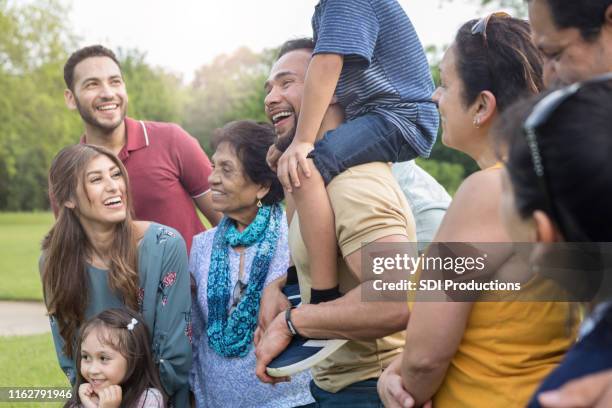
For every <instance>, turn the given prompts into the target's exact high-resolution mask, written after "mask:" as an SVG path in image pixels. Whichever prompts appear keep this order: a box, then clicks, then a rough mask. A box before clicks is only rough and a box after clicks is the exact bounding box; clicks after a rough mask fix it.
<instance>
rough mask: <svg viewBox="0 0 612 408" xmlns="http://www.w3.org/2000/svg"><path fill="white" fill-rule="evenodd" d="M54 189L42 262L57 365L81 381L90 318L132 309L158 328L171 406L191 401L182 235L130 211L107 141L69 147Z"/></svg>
mask: <svg viewBox="0 0 612 408" xmlns="http://www.w3.org/2000/svg"><path fill="white" fill-rule="evenodd" d="M49 189H50V193H51V195H52V196H53V197H54V198H55V200H56V201H57V203H59V205H60V210H59V214H58V217H57V220H56V222H55V224H54V225H53V228H51V231H49V234H48V235H47V236H46V237H45V239H44V241H43V256H42V257H41V263H40V266H41V276H42V281H43V291H44V295H45V301H46V304H47V309H48V311H49V316H50V321H51V331H52V334H53V340H54V343H55V349H56V352H57V356H58V360H59V364H60V367H61V368H62V370H63V371H64V372H65V373H66V375H67V376H68V378H69V380H70V382H71V383H72V384H74V382H75V374H76V371H75V367H76V365H75V357H77V356H75V350H76V344H75V341H76V338H77V337H78V332H79V328H80V326H81V324H82V323H83V322H84V321H85V320H87V319H88V318H90V317H92V316H94V315H96V314H98V313H100V312H101V311H103V310H106V309H110V308H128V309H131V310H135V311H138V312H140V313H141V314H142V315H143V317H144V320H145V323H146V325H147V326H148V327H149V328H151V330H152V333H151V337H152V344H151V350H152V353H153V359H154V361H155V363H156V364H157V367H158V369H159V373H160V377H161V382H162V385H163V387H164V390H165V392H166V393H167V395H168V396H169V397H170V401H171V404H172V405H174V406H177V407H187V406H189V398H188V395H189V386H188V373H189V369H190V367H191V343H190V339H191V310H190V309H191V304H190V299H191V298H190V291H189V274H188V270H187V253H186V248H185V242H184V241H183V239H182V238H181V236H180V234H179V233H178V232H176V231H175V230H173V229H172V228H170V227H166V226H164V225H160V224H156V223H151V222H146V221H134V220H133V219H132V209H131V200H130V189H129V182H128V178H127V173H126V170H125V167H124V166H123V164H122V163H121V161H120V160H119V159H117V157H116V156H115V155H113V154H112V153H111V152H110V151H108V150H106V149H104V148H101V147H97V146H91V145H75V146H70V147H68V148H65V149H64V150H62V151H61V152H60V153H59V154H58V155H57V156H56V157H55V159H54V161H53V163H52V165H51V170H50V174H49Z"/></svg>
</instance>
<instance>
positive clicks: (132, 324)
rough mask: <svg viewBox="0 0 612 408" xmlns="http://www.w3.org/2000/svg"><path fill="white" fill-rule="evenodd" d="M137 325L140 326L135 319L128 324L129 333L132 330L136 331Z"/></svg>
mask: <svg viewBox="0 0 612 408" xmlns="http://www.w3.org/2000/svg"><path fill="white" fill-rule="evenodd" d="M137 324H138V320H136V319H134V318H133V317H132V321H131V322H129V323H128V325H127V329H128V330H129V331H132V330H134V326H136V325H137Z"/></svg>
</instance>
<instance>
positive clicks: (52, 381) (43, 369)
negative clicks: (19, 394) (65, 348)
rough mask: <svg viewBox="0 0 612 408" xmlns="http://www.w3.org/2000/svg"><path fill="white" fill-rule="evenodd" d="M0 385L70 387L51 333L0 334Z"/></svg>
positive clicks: (21, 406)
mask: <svg viewBox="0 0 612 408" xmlns="http://www.w3.org/2000/svg"><path fill="white" fill-rule="evenodd" d="M0 350H1V352H0V367H2V369H1V370H0V387H62V388H66V387H70V383H69V382H68V380H67V379H66V376H65V375H64V373H63V372H62V370H60V368H59V365H58V363H57V357H56V354H55V348H54V346H53V340H52V338H51V333H45V334H38V335H34V336H8V337H2V336H0ZM30 406H31V407H34V406H36V407H40V406H45V407H49V408H51V407H59V406H62V404H60V403H58V404H56V403H44V404H43V403H41V402H38V403H36V404H29V403H13V404H10V403H7V402H0V408H4V407H18V408H26V407H30Z"/></svg>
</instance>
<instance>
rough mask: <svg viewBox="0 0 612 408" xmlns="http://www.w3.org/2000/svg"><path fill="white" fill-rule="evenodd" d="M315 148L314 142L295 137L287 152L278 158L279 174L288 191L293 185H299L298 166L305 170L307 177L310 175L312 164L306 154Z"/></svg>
mask: <svg viewBox="0 0 612 408" xmlns="http://www.w3.org/2000/svg"><path fill="white" fill-rule="evenodd" d="M313 149H314V145H313V144H312V143H307V142H299V141H297V139H294V140H293V142H291V144H290V145H289V147H288V148H287V150H286V151H285V153H283V155H282V156H281V157H280V159H279V160H278V170H277V175H278V179H279V180H280V182H281V184H282V185H283V188H284V189H285V190H287V191H288V192H291V191H292V185H291V183H292V182H293V186H295V187H299V186H300V178H299V176H298V166H299V167H300V168H301V169H302V171H303V172H304V175H305V176H306V177H310V166H309V165H308V160H307V159H306V156H308V153H310V151H311V150H313Z"/></svg>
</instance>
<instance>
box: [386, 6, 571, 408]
mask: <svg viewBox="0 0 612 408" xmlns="http://www.w3.org/2000/svg"><path fill="white" fill-rule="evenodd" d="M440 77H441V84H440V86H439V87H438V89H437V90H436V91H435V93H434V95H433V99H434V101H436V102H437V104H438V107H439V110H440V114H441V117H442V130H443V136H442V137H443V139H442V140H443V142H444V144H445V145H447V146H449V147H451V148H453V149H456V150H459V151H461V152H464V153H466V154H467V155H469V156H470V157H472V158H473V159H474V160H476V162H477V164H478V166H479V167H480V169H481V170H480V171H478V172H476V173H474V174H472V175H471V176H470V177H468V178H467V179H466V180H465V181H464V182H463V183H462V185H461V186H460V187H459V189H458V191H457V193H456V194H455V197H454V199H453V202H452V204H451V206H450V207H449V209H448V211H447V213H446V216H445V218H444V220H443V221H442V224H441V225H440V229H439V230H438V233H437V235H436V238H435V241H437V242H474V243H478V242H484V243H487V242H489V243H503V242H510V238H509V237H508V235H507V233H506V231H505V229H504V225H503V223H502V220H501V218H500V198H501V179H502V174H501V173H502V172H501V170H500V168H501V166H499V165H496V163H497V158H496V155H495V152H494V149H493V146H492V144H491V143H490V140H489V132H490V129H491V128H492V125H493V123H494V122H495V121H496V119H497V117H498V115H499V114H500V112H502V111H503V110H504V109H505V108H507V107H508V106H509V105H510V104H512V103H513V102H515V101H516V100H518V99H520V98H521V97H524V96H528V95H534V94H537V93H539V91H540V90H541V88H542V61H541V57H540V55H539V53H538V50H537V49H536V48H535V46H534V45H533V44H532V42H531V39H530V30H529V25H528V24H527V23H526V22H524V21H522V20H519V19H515V18H511V17H510V16H508V15H506V14H501V13H496V14H493V15H490V16H488V17H485V18H484V19H481V20H473V21H469V22H467V23H466V24H464V25H463V26H462V27H461V28H460V29H459V32H458V33H457V36H456V38H455V41H454V43H453V44H452V45H451V47H450V48H449V49H448V50H447V52H446V54H445V55H444V58H443V60H442V62H441V64H440ZM503 266H504V265H503V264H500V267H503ZM411 308H412V310H411V316H410V319H409V322H408V326H407V329H406V346H405V349H404V352H403V353H402V357H401V358H398V359H396V360H395V361H394V362H393V364H392V365H391V366H389V367H388V368H387V369H386V370H385V372H384V373H383V375H382V376H381V378H380V380H379V385H378V389H379V393H380V394H381V398H382V400H383V401H384V402H385V405H386V406H387V407H404V406H412V404H416V405H419V404H423V403H425V402H427V401H429V400H432V401H433V405H434V407H435V408H446V407H452V408H460V407H466V408H467V407H469V408H477V407H486V408H491V407H504V408H507V407H523V406H525V404H526V403H527V402H528V401H529V397H530V395H531V394H532V392H533V391H534V389H535V388H536V387H537V385H538V384H539V383H540V381H541V380H542V379H543V378H544V377H546V375H547V374H548V373H549V372H550V371H551V370H552V369H553V368H554V367H556V366H557V365H558V364H559V362H560V361H561V359H562V357H563V355H564V353H565V352H566V351H567V349H568V348H569V347H570V346H571V344H572V342H573V335H572V334H571V333H570V331H569V330H568V324H567V323H568V316H569V307H568V305H567V304H563V303H553V302H548V303H521V302H450V301H449V302H444V303H441V302H440V303H436V302H417V303H414V304H413V305H411Z"/></svg>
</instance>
